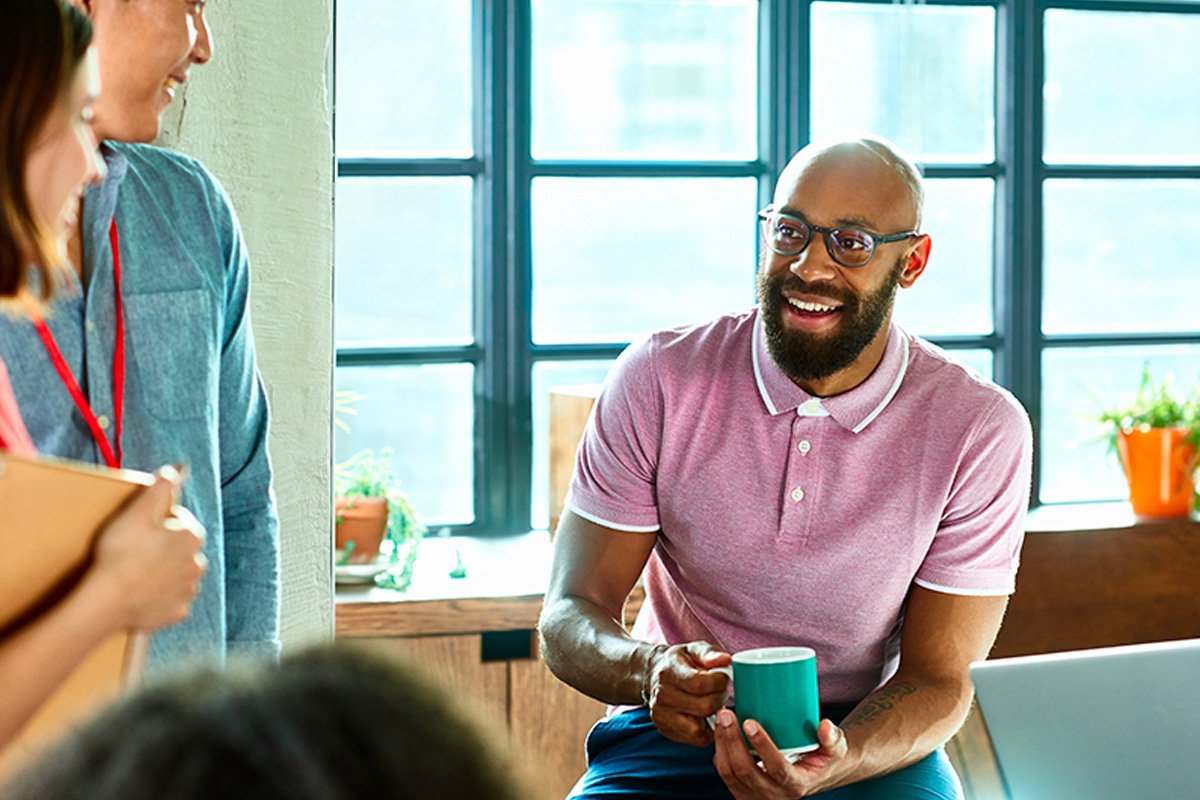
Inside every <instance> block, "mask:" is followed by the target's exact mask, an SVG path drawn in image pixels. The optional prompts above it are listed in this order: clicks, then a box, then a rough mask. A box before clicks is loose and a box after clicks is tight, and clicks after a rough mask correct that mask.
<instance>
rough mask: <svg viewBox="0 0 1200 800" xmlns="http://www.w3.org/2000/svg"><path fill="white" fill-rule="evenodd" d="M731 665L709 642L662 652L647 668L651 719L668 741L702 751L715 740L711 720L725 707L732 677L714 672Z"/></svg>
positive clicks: (661, 650) (653, 657) (723, 654)
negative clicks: (710, 717)
mask: <svg viewBox="0 0 1200 800" xmlns="http://www.w3.org/2000/svg"><path fill="white" fill-rule="evenodd" d="M730 663H732V657H731V656H730V655H729V653H726V652H724V651H722V650H718V649H717V648H715V647H713V646H712V645H711V644H709V643H708V642H690V643H688V644H679V645H674V646H672V647H666V648H661V647H660V648H659V649H658V650H656V651H655V654H654V655H653V656H651V658H650V662H649V664H648V666H647V680H646V694H647V697H648V698H649V700H650V719H651V720H652V721H653V722H654V725H655V727H657V728H658V730H659V731H660V732H661V733H662V735H663V736H665V737H667V738H668V739H671V740H673V741H676V742H682V743H683V744H691V745H696V746H698V747H702V746H704V745H707V744H708V743H709V742H711V741H712V740H713V732H712V728H710V727H709V724H708V717H709V716H711V715H713V714H715V713H716V712H717V710H718V709H720V708H721V706H722V705H724V703H725V698H726V696H727V694H728V687H729V676H728V675H726V674H725V673H724V672H714V670H716V669H718V668H720V667H728V666H729V665H730Z"/></svg>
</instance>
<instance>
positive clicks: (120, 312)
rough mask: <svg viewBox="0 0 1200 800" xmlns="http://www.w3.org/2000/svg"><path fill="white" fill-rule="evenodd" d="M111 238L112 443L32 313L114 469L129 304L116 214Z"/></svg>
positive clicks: (118, 454)
mask: <svg viewBox="0 0 1200 800" xmlns="http://www.w3.org/2000/svg"><path fill="white" fill-rule="evenodd" d="M108 242H109V245H111V247H112V261H113V294H114V295H115V296H116V317H117V320H116V327H117V330H116V335H115V336H114V337H113V339H114V341H113V359H112V364H113V375H112V378H113V433H114V436H113V442H112V443H111V444H110V443H109V441H108V437H107V436H106V435H105V433H104V429H103V428H102V427H100V422H99V420H97V419H96V413H95V412H94V411H92V406H91V404H90V403H88V401H87V398H86V397H84V396H83V391H82V390H81V389H80V388H79V382H78V381H77V380H75V375H74V374H73V373H72V372H71V368H70V367H69V366H67V361H66V359H65V358H63V355H62V351H60V350H59V349H58V342H56V341H54V334H53V333H51V332H50V328H49V327H48V326H47V325H46V321H45V320H44V319H42V317H41V315H40V314H37V313H36V312H34V313H32V314H31V316H32V318H33V325H34V327H35V328H36V329H37V332H38V336H40V337H41V338H42V344H44V345H45V346H46V352H47V353H49V354H50V360H51V361H52V362H54V369H55V370H57V371H58V377H59V378H61V379H62V382H63V386H65V387H66V388H67V391H68V392H70V394H71V399H72V400H74V401H75V406H76V407H77V408H78V409H79V413H80V414H82V415H83V421H84V422H86V423H87V426H88V429H89V430H90V431H91V432H92V438H93V439H95V440H96V446H97V447H99V448H100V455H102V456H103V457H104V463H105V464H108V466H110V467H112V468H113V469H117V468H119V467H120V466H121V419H122V416H123V414H124V410H125V307H124V304H123V303H122V302H121V248H120V239H119V238H118V236H117V220H116V218H115V217H114V218H113V221H112V224H111V225H109V227H108Z"/></svg>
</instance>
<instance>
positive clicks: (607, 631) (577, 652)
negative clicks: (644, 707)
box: [538, 596, 662, 705]
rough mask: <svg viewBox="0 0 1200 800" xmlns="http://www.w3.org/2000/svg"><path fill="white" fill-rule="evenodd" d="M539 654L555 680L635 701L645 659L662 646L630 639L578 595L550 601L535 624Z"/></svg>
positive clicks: (612, 699)
mask: <svg viewBox="0 0 1200 800" xmlns="http://www.w3.org/2000/svg"><path fill="white" fill-rule="evenodd" d="M538 632H539V634H540V635H541V647H542V658H543V660H544V661H545V662H546V665H547V666H548V667H549V668H550V671H551V672H553V673H554V674H555V675H556V676H557V677H558V678H559V679H560V680H562V681H563V682H564V683H567V684H569V685H570V686H573V687H574V688H576V689H578V690H579V691H581V692H583V693H584V694H586V695H589V696H590V697H594V698H596V699H597V700H601V701H603V702H605V703H612V704H614V705H639V704H641V702H642V689H643V688H644V687H645V685H646V678H647V674H648V669H649V662H650V657H651V656H652V655H653V654H654V652H655V651H656V649H658V648H660V647H662V645H652V644H649V643H647V642H642V641H639V640H637V639H634V638H633V637H632V636H630V635H629V633H628V632H627V631H626V630H625V628H624V626H623V625H621V623H620V622H619V621H618V620H616V619H613V617H612V616H611V615H610V614H607V613H606V612H605V611H604V609H602V608H600V607H599V606H597V605H595V604H594V603H590V602H588V601H587V600H584V599H582V598H579V597H571V596H567V597H560V598H558V599H556V600H552V601H551V602H550V603H548V604H547V606H546V608H545V609H543V611H542V616H541V619H540V620H539V622H538Z"/></svg>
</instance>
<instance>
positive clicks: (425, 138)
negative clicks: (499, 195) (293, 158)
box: [335, 0, 472, 158]
mask: <svg viewBox="0 0 1200 800" xmlns="http://www.w3.org/2000/svg"><path fill="white" fill-rule="evenodd" d="M471 59H472V56H471V2H470V0H438V2H436V3H430V2H428V1H427V0H346V1H345V2H340V3H338V4H337V66H336V69H335V73H336V75H337V114H336V115H335V117H336V122H337V130H336V138H337V151H338V155H339V156H341V157H343V158H347V157H361V156H444V157H451V156H456V157H465V156H469V155H471V151H472V149H471Z"/></svg>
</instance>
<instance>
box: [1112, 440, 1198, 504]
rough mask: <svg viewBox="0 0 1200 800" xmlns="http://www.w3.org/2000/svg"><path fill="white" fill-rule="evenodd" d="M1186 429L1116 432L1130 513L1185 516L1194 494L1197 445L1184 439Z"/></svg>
mask: <svg viewBox="0 0 1200 800" xmlns="http://www.w3.org/2000/svg"><path fill="white" fill-rule="evenodd" d="M1187 435H1188V429H1187V428H1139V429H1136V430H1131V431H1119V432H1118V433H1117V452H1118V453H1119V454H1120V456H1121V466H1122V467H1124V468H1125V479H1126V480H1127V481H1128V482H1129V502H1130V504H1132V505H1133V513H1134V514H1137V515H1138V516H1142V517H1186V516H1187V515H1188V514H1189V513H1191V510H1192V503H1193V502H1194V498H1195V494H1196V484H1195V480H1194V473H1195V469H1196V448H1195V446H1194V445H1192V444H1191V443H1190V442H1185V441H1183V439H1184V437H1185V436H1187Z"/></svg>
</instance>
